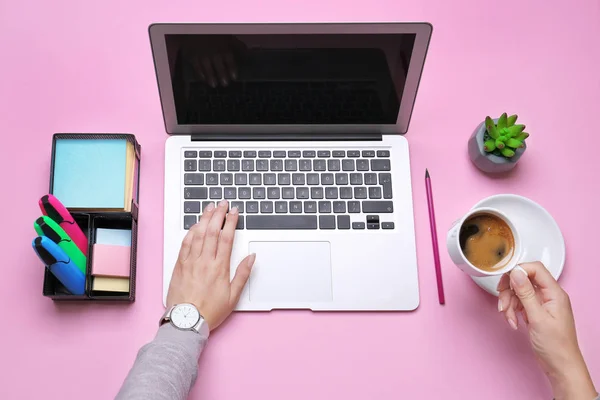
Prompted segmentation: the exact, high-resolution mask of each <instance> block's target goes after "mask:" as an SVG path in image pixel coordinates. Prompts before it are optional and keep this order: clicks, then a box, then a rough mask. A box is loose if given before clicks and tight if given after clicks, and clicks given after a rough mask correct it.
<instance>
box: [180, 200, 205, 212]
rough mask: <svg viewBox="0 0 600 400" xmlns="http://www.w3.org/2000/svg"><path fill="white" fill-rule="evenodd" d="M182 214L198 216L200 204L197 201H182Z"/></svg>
mask: <svg viewBox="0 0 600 400" xmlns="http://www.w3.org/2000/svg"><path fill="white" fill-rule="evenodd" d="M183 212H184V213H186V214H200V212H201V211H200V202H199V201H184V202H183Z"/></svg>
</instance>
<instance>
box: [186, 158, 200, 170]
mask: <svg viewBox="0 0 600 400" xmlns="http://www.w3.org/2000/svg"><path fill="white" fill-rule="evenodd" d="M183 170H184V171H197V170H198V161H196V160H185V161H184V162H183Z"/></svg>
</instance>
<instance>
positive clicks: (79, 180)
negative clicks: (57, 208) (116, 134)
mask: <svg viewBox="0 0 600 400" xmlns="http://www.w3.org/2000/svg"><path fill="white" fill-rule="evenodd" d="M135 164H136V157H135V148H134V145H133V144H132V143H130V142H128V141H127V140H125V139H59V140H57V141H56V149H55V154H54V176H53V194H54V195H55V196H56V197H57V198H59V199H61V201H62V203H63V204H64V205H65V206H66V207H67V208H72V209H74V210H80V211H84V210H86V211H89V210H104V211H131V199H132V197H133V185H134V168H135V166H136V165H135Z"/></svg>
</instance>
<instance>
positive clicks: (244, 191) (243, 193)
mask: <svg viewBox="0 0 600 400" xmlns="http://www.w3.org/2000/svg"><path fill="white" fill-rule="evenodd" d="M255 189H258V188H255ZM238 195H239V197H240V199H243V200H248V199H249V198H251V195H252V192H251V191H250V188H249V187H241V188H239V190H238Z"/></svg>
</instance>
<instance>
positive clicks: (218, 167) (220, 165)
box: [213, 160, 225, 171]
mask: <svg viewBox="0 0 600 400" xmlns="http://www.w3.org/2000/svg"><path fill="white" fill-rule="evenodd" d="M213 171H225V160H213Z"/></svg>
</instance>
